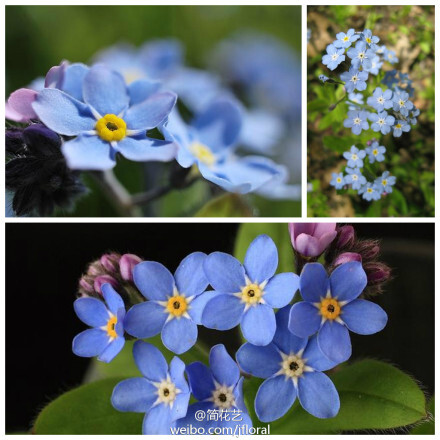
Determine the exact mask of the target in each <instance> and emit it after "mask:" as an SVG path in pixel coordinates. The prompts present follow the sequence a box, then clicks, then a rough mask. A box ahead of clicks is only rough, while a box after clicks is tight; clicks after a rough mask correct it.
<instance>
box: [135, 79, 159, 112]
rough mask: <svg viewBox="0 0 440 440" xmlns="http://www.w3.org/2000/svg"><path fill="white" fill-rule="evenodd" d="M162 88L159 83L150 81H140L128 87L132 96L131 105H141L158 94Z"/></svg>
mask: <svg viewBox="0 0 440 440" xmlns="http://www.w3.org/2000/svg"><path fill="white" fill-rule="evenodd" d="M161 86H162V83H160V82H159V81H150V80H148V79H138V80H136V81H133V82H132V83H131V84H130V85H129V86H128V94H129V95H130V105H131V106H132V105H135V104H139V103H140V102H142V101H145V100H146V99H148V98H149V97H150V96H151V95H153V94H154V93H156V92H157V91H158V90H159V89H160V88H161Z"/></svg>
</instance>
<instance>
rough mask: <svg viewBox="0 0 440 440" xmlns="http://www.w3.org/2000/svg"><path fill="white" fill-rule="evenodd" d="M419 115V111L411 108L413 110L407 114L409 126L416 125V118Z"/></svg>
mask: <svg viewBox="0 0 440 440" xmlns="http://www.w3.org/2000/svg"><path fill="white" fill-rule="evenodd" d="M419 115H420V110H419V109H418V108H416V107H413V109H412V110H411V111H410V113H409V122H410V124H411V125H416V124H417V117H418V116H419Z"/></svg>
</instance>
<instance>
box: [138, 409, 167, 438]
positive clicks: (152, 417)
mask: <svg viewBox="0 0 440 440" xmlns="http://www.w3.org/2000/svg"><path fill="white" fill-rule="evenodd" d="M171 424H172V420H171V410H170V408H169V406H168V405H165V404H164V403H160V404H159V405H157V406H155V407H153V408H151V410H150V411H149V412H148V413H147V414H146V415H145V418H144V422H143V424H142V434H144V435H170V434H171V431H170V427H171V426H172V425H171Z"/></svg>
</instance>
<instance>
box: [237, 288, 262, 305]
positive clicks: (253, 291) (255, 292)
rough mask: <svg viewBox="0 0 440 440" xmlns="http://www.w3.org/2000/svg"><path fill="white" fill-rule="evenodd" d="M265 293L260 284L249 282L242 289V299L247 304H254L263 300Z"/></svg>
mask: <svg viewBox="0 0 440 440" xmlns="http://www.w3.org/2000/svg"><path fill="white" fill-rule="evenodd" d="M263 294H264V292H263V290H262V289H261V288H260V286H259V285H258V284H248V285H247V286H246V287H243V289H242V291H241V300H242V301H243V302H244V303H246V304H249V305H254V304H257V303H258V302H259V301H260V300H261V298H262V296H263Z"/></svg>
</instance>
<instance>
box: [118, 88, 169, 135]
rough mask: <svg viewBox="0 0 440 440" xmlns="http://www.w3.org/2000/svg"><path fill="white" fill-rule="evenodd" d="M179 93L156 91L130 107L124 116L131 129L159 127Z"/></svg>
mask: <svg viewBox="0 0 440 440" xmlns="http://www.w3.org/2000/svg"><path fill="white" fill-rule="evenodd" d="M176 100H177V95H176V94H175V93H172V92H162V93H155V94H154V95H152V96H150V97H149V98H148V99H146V100H145V101H143V102H140V103H139V104H136V105H133V106H132V107H130V108H129V109H128V110H127V112H126V113H125V116H124V121H125V122H126V123H127V128H129V129H130V130H150V129H152V128H155V127H157V126H158V125H160V123H161V122H163V121H164V120H165V119H166V118H167V116H168V115H169V114H170V112H171V110H172V109H173V107H174V105H175V104H176Z"/></svg>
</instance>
